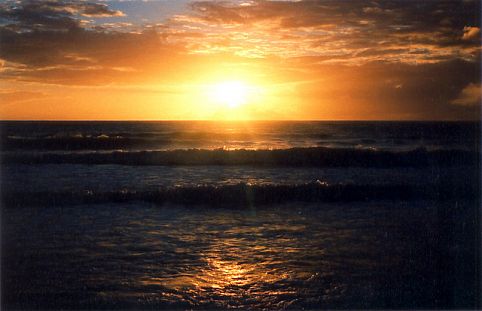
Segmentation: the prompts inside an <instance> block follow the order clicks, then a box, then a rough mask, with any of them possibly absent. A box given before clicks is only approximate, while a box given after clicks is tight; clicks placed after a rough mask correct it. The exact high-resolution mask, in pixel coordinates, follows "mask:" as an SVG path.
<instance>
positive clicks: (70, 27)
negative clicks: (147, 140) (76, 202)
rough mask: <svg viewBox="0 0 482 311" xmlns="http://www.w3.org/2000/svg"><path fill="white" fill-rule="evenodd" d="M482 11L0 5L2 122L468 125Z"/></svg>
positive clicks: (166, 1)
mask: <svg viewBox="0 0 482 311" xmlns="http://www.w3.org/2000/svg"><path fill="white" fill-rule="evenodd" d="M480 11H481V3H480V1H478V0H473V1H471V0H448V1H433V0H432V1H406V0H404V1H390V0H387V1H367V0H365V1H357V0H351V1H341V0H298V1H289V0H283V1H282V0H277V1H268V0H239V1H235V0H232V1H210V0H206V1H188V0H151V1H149V0H138V1H135V0H131V1H129V0H123V1H121V0H117V1H114V0H112V1H108V0H107V1H79V0H78V1H67V0H66V1H60V0H59V1H53V0H35V1H23V0H21V1H16V0H15V1H10V0H6V1H0V119H3V120H192V119H196V120H199V119H214V120H231V119H249V120H254V119H262V120H269V119H280V120H286V119H289V120H478V119H479V118H480V101H481V89H482V88H481V34H480V24H481V20H480V18H481V16H480Z"/></svg>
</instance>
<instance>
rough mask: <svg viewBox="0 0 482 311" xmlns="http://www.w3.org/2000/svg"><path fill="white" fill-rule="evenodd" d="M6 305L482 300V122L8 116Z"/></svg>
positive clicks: (256, 305)
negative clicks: (481, 222) (481, 297)
mask: <svg viewBox="0 0 482 311" xmlns="http://www.w3.org/2000/svg"><path fill="white" fill-rule="evenodd" d="M0 126H1V132H0V135H1V144H2V147H1V148H2V149H1V159H2V166H1V196H2V304H3V306H4V307H7V308H27V309H32V308H43V309H45V308H49V309H52V308H53V309H59V308H82V309H85V308H94V309H103V308H107V309H112V308H115V309H125V308H142V309H145V308H168V309H226V308H245V309H246V308H248V309H266V308H267V309H286V308H295V309H301V308H308V309H319V308H445V307H453V308H464V307H469V308H474V307H476V306H477V303H478V299H479V292H478V290H479V288H478V286H479V285H478V275H479V274H478V273H479V270H478V265H479V258H480V257H479V243H480V240H479V238H478V233H479V227H478V225H479V217H480V215H479V214H478V204H479V196H480V188H479V187H480V183H479V174H480V169H479V149H478V148H479V128H480V127H479V123H475V122H261V121H258V122H201V121H185V122H1V123H0Z"/></svg>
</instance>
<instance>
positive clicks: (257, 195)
mask: <svg viewBox="0 0 482 311" xmlns="http://www.w3.org/2000/svg"><path fill="white" fill-rule="evenodd" d="M477 194H478V189H477V185H473V184H469V183H467V184H465V185H456V186H454V184H451V183H446V184H437V185H427V186H423V187H420V186H416V187H415V186H413V185H404V184H400V185H357V184H327V183H324V182H320V181H316V182H310V183H305V184H296V185H279V184H268V185H251V184H246V183H240V184H236V185H222V186H215V185H198V186H182V187H179V186H178V187H162V188H159V189H158V190H150V191H135V190H125V189H124V190H116V191H105V192H103V191H92V190H84V191H59V192H50V191H48V192H47V191H46V192H8V193H3V196H2V200H3V203H4V204H5V206H10V207H18V206H24V205H46V206H57V205H66V204H92V203H120V202H131V201H142V202H149V203H154V204H163V203H174V204H185V205H209V206H224V207H229V206H240V205H243V206H251V205H266V204H276V203H284V202H350V201H367V200H414V199H431V200H447V199H458V198H463V199H471V198H472V199H473V198H476V197H477Z"/></svg>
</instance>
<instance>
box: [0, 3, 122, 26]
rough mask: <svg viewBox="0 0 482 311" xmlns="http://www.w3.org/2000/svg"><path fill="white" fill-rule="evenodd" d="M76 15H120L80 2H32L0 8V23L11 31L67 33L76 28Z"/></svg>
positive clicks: (102, 7) (96, 5)
mask: <svg viewBox="0 0 482 311" xmlns="http://www.w3.org/2000/svg"><path fill="white" fill-rule="evenodd" d="M79 16H88V17H114V16H123V13H122V12H121V11H117V10H110V9H109V8H108V6H107V5H106V4H102V3H92V2H84V1H53V0H36V1H33V0H31V1H20V2H17V1H15V2H6V3H4V4H3V5H1V6H0V21H3V24H6V25H8V26H10V28H13V29H15V30H23V31H29V30H69V29H74V28H79V27H80V20H79V18H78V17H79Z"/></svg>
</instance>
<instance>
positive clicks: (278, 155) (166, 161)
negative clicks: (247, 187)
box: [2, 147, 479, 167]
mask: <svg viewBox="0 0 482 311" xmlns="http://www.w3.org/2000/svg"><path fill="white" fill-rule="evenodd" d="M478 159H479V153H478V152H476V151H467V150H459V149H452V150H443V149H442V150H427V149H414V150H411V151H382V150H374V149H356V148H326V147H312V148H291V149H273V150H246V149H236V150H225V149H214V150H207V149H179V150H168V151H129V152H123V151H114V152H104V153H102V152H86V153H75V152H67V153H9V152H7V153H3V154H2V163H4V164H9V163H16V164H67V163H68V164H120V165H164V166H176V165H220V166H223V165H241V166H242V165H249V166H264V167H278V166H285V167H289V166H293V167H350V166H352V167H424V166H452V165H476V164H477V163H478Z"/></svg>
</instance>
